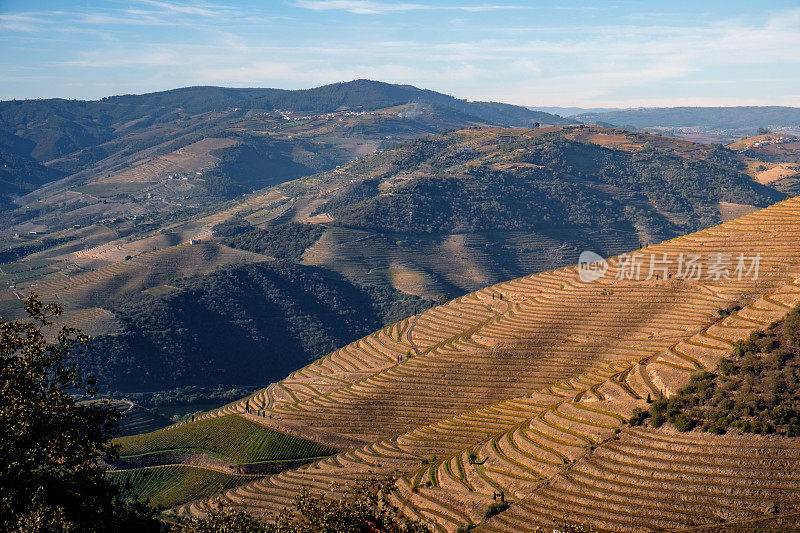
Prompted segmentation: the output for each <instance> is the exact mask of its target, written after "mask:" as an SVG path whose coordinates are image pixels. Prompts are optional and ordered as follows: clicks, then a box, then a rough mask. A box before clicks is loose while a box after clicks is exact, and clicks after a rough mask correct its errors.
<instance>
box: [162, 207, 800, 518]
mask: <svg viewBox="0 0 800 533" xmlns="http://www.w3.org/2000/svg"><path fill="white" fill-rule="evenodd" d="M637 253H638V254H639V255H640V256H642V257H643V258H644V259H645V260H647V261H649V260H650V254H653V257H655V258H658V259H661V258H663V254H667V256H668V257H669V258H671V259H672V261H673V262H677V261H678V258H679V257H681V254H683V257H684V258H686V257H688V256H689V254H700V255H701V257H703V258H709V257H711V256H714V255H715V254H729V255H728V256H726V257H732V258H736V257H738V254H740V253H741V254H744V255H747V256H748V257H749V256H754V254H756V253H758V254H760V263H759V275H758V277H757V279H753V276H752V275H747V276H742V278H741V279H738V278H737V276H736V275H732V276H728V278H727V279H726V278H725V277H724V276H719V277H718V279H715V278H714V276H713V275H712V276H711V277H708V272H704V273H703V275H702V276H701V277H700V278H699V279H684V278H681V277H679V276H676V275H675V274H676V273H675V264H674V263H673V265H672V270H671V271H670V272H669V274H668V275H667V272H663V273H662V275H658V276H653V277H651V278H650V279H647V280H645V279H644V277H646V272H647V271H646V268H645V269H643V272H644V275H643V276H642V278H641V279H639V280H637V279H632V277H629V276H628V273H629V271H628V270H627V266H629V263H626V261H625V260H626V258H624V257H614V258H611V259H610V260H609V261H608V271H607V272H606V274H605V276H604V277H602V278H601V279H598V280H596V281H594V282H585V281H581V279H580V278H579V276H578V269H577V267H568V268H562V269H559V270H555V271H550V272H544V273H541V274H534V275H531V276H527V277H524V278H520V279H516V280H513V281H509V282H504V283H500V284H497V285H494V286H491V287H487V288H485V289H481V290H479V291H476V292H474V293H471V294H468V295H466V296H464V297H461V298H458V299H456V300H453V301H451V302H449V303H447V304H445V305H441V306H438V307H435V308H433V309H430V310H428V311H426V312H424V313H421V314H420V315H418V316H416V317H410V318H408V319H406V320H403V321H401V322H399V323H396V324H393V325H391V326H388V327H386V328H384V329H382V330H380V331H378V332H376V333H374V334H372V335H370V336H368V337H365V338H363V339H361V340H359V341H357V342H354V343H352V344H350V345H348V346H345V347H343V348H341V349H339V350H336V351H335V352H333V353H331V354H329V355H328V356H326V357H324V358H322V359H320V360H318V361H316V362H314V363H313V364H311V365H308V366H307V367H305V368H303V369H300V370H298V371H296V372H294V373H292V374H291V375H289V376H288V377H287V378H286V379H284V380H282V381H281V382H279V383H275V384H273V385H270V386H269V387H267V388H266V389H263V390H261V391H259V392H257V393H255V394H254V395H252V396H251V397H249V398H247V399H245V400H242V401H240V402H236V403H233V404H231V405H228V406H226V407H224V408H221V409H219V410H216V411H213V412H211V413H208V414H207V415H205V418H206V419H208V418H219V417H222V418H228V416H227V415H230V414H233V413H237V412H239V413H240V412H244V411H246V410H249V411H250V412H251V413H254V412H255V413H258V415H257V416H261V415H263V417H262V418H263V421H264V423H265V424H267V425H272V426H274V427H280V428H282V430H286V431H292V432H293V434H296V435H302V436H307V437H308V438H315V439H319V440H320V441H321V442H329V443H334V442H335V443H337V444H340V445H341V443H344V442H347V443H349V449H348V450H346V451H344V452H341V453H339V454H337V455H335V456H332V457H330V458H327V459H323V460H320V461H318V462H316V463H313V464H309V465H306V466H302V467H300V468H298V469H294V470H288V471H285V472H283V473H280V474H277V475H273V476H269V477H266V478H263V479H259V480H256V481H252V482H250V483H248V484H246V485H243V486H241V487H237V488H235V489H231V490H229V491H226V492H224V493H223V495H222V497H223V498H225V499H228V500H230V501H233V502H241V503H246V504H247V505H248V508H249V509H250V511H251V512H253V513H256V514H261V515H268V514H269V513H271V512H276V511H279V510H280V509H281V508H282V507H283V506H285V505H286V504H288V503H289V502H290V501H291V498H292V496H293V495H294V494H295V493H296V492H297V491H298V490H299V489H300V488H301V487H303V486H311V487H313V488H316V489H319V490H327V489H328V488H329V486H330V483H331V482H333V481H336V482H339V483H342V482H344V481H345V480H355V479H358V478H359V477H360V476H361V475H363V474H365V473H367V472H376V473H390V472H394V471H398V472H400V473H401V479H400V480H399V481H398V483H397V491H396V493H395V494H394V497H395V498H396V502H397V503H398V504H399V505H400V507H401V508H402V509H403V510H404V512H406V513H407V514H408V515H409V516H412V517H418V518H421V519H424V520H426V521H428V522H430V523H431V524H432V525H434V526H435V527H436V529H437V530H440V531H455V530H456V529H457V528H458V527H460V526H463V525H467V524H470V523H472V524H479V523H481V522H482V521H483V520H484V513H485V511H486V509H487V507H488V506H489V504H491V503H492V502H493V501H494V498H493V495H496V494H497V493H498V492H502V493H503V495H504V497H505V498H506V499H507V501H509V502H511V503H512V505H511V507H510V508H509V510H507V511H505V512H503V513H501V514H500V515H498V516H497V517H495V518H493V519H492V520H490V521H488V522H487V523H486V524H484V525H483V526H482V527H483V528H484V529H485V530H488V531H528V530H529V527H528V526H527V525H523V524H527V523H528V522H530V521H533V522H538V523H542V524H552V523H553V521H554V520H559V519H561V518H562V514H563V513H562V507H563V506H564V505H566V504H568V503H570V502H572V501H573V500H575V501H577V502H579V503H578V504H574V503H571V504H570V505H572V507H567V509H568V510H569V509H575V512H576V513H577V511H578V508H577V506H580V508H581V509H584V514H583V515H579V516H582V517H584V518H586V519H587V520H592V519H594V518H595V517H596V518H597V520H598V521H599V522H600V524H601V525H603V524H605V525H606V526H613V527H628V528H631V529H637V528H638V529H641V528H643V527H645V528H646V527H653V524H662V525H663V524H666V523H667V522H668V523H669V527H675V528H677V527H686V526H691V525H692V524H708V525H713V524H716V525H719V524H720V523H721V522H722V521H726V520H734V521H739V522H741V520H748V519H753V518H755V513H756V510H757V508H758V506H757V505H756V506H754V505H755V502H756V500H758V501H759V502H762V500H763V501H767V500H768V501H772V502H773V503H775V508H776V509H777V511H778V512H780V513H791V512H796V511H797V510H800V509H797V508H796V507H797V503H796V502H797V501H798V499H797V493H796V489H797V487H798V486H797V479H796V478H795V477H794V476H795V474H793V473H791V472H785V473H784V474H781V475H778V474H776V476H775V477H774V482H772V481H771V482H769V483H768V484H766V485H764V487H759V489H758V490H759V492H757V493H756V492H753V491H752V490H751V489H748V488H747V487H746V486H744V485H743V483H742V482H741V480H744V479H749V478H753V476H754V475H755V474H754V473H755V472H763V470H759V469H760V468H762V467H761V466H760V465H762V464H765V465H766V464H768V465H774V468H775V469H776V472H777V471H778V470H780V469H781V468H784V467H785V465H788V464H790V463H791V461H792V460H793V459H796V453H797V452H796V445H795V444H794V443H792V441H778V440H775V441H770V442H769V444H768V445H764V446H760V445H755V446H744V443H745V440H746V439H743V438H740V437H735V436H725V437H703V438H701V439H697V440H696V441H694V442H697V443H700V444H698V445H697V446H695V447H692V445H691V442H690V441H691V440H692V439H694V438H695V435H692V436H691V437H688V439H689V440H681V439H686V438H687V437H685V436H675V435H671V434H668V433H664V432H660V433H659V432H654V433H653V434H649V433H648V432H643V431H640V430H637V431H630V430H625V431H623V433H622V434H621V435H617V431H616V430H618V429H620V428H622V427H623V425H624V421H625V420H627V418H628V417H629V416H630V415H631V413H632V411H633V409H634V408H635V407H644V406H646V402H645V399H646V398H647V397H648V396H658V395H660V394H662V393H663V394H666V395H669V394H671V393H673V392H674V391H676V390H677V389H679V388H680V387H682V386H683V385H684V384H685V383H686V382H687V381H688V379H689V376H690V375H691V374H692V373H693V372H694V371H696V370H697V369H703V368H713V367H714V366H715V365H716V362H717V361H718V360H719V359H720V357H722V356H724V355H726V354H727V353H728V352H729V351H730V350H731V347H732V344H733V343H734V342H735V341H736V340H739V339H743V338H746V337H747V336H748V335H749V334H750V333H751V332H752V331H754V330H756V329H760V328H763V327H764V326H765V325H767V324H770V323H772V322H773V321H776V320H779V319H781V318H782V317H783V316H784V315H785V314H786V312H787V311H788V310H789V309H791V308H792V307H793V306H795V305H796V304H797V303H798V302H800V200H799V199H789V200H786V201H784V202H781V203H779V204H776V205H775V206H772V207H769V208H766V209H763V210H761V211H756V212H754V213H751V214H748V215H745V216H743V217H740V218H738V219H735V220H732V221H730V222H727V223H725V224H722V225H720V226H716V227H714V228H710V229H708V230H703V231H700V232H697V233H694V234H690V235H687V236H684V237H680V238H677V239H673V240H670V241H666V242H664V243H662V244H659V245H655V246H650V247H647V248H644V249H642V250H640V251H638V252H637ZM733 261H734V262H733V266H735V264H736V262H735V259H734V260H733ZM733 266H731V270H732V269H733ZM751 274H752V272H751ZM732 306H736V307H740V310H738V311H735V312H733V313H732V314H730V316H725V314H726V313H721V312H720V311H722V310H725V309H729V308H732ZM722 316H725V318H721V317H722ZM250 416H253V415H250ZM615 437H619V438H618V440H617V439H615ZM670 439H673V441H674V443H673V444H667V445H665V444H663V443H664V442H667V441H669V440H670ZM751 442H752V441H751ZM659 443H660V444H659ZM759 444H761V442H760V441H759ZM709 446H711V449H713V450H719V452H718V453H717V452H713V451H712V452H711V453H708V452H705V451H703V450H706V449H707V448H708V447H709ZM703 453H706V454H707V455H708V458H707V459H703V460H702V461H701V460H699V459H698V460H697V461H695V458H696V457H700V458H702V457H703ZM659 454H661V455H659ZM667 454H671V455H669V460H674V461H675V462H676V467H675V469H674V472H675V473H674V474H669V475H667V473H664V474H663V475H662V474H658V473H657V472H658V471H656V470H652V469H650V467H649V465H653V466H655V465H657V464H663V463H664V461H666V460H667V459H665V457H666V456H667ZM736 454H739V456H740V457H741V461H742V463H741V465H740V466H738V467H737V466H736V465H735V464H734V463H733V457H734V456H736ZM793 454H794V455H793ZM639 458H642V462H641V465H639V466H636V465H637V464H638V461H639ZM648 458H650V459H648ZM694 463H696V464H697V466H696V467H691V465H692V464H694ZM626 465H627V466H626ZM683 465H685V466H683ZM782 465H783V466H782ZM626 469H627V470H626ZM682 469H683V470H682ZM704 469H705V470H704ZM784 470H785V468H784ZM651 473H652V476H651ZM701 473H706V474H707V475H712V473H713V475H716V476H718V479H719V481H720V483H719V486H720V487H723V489H724V490H725V491H726V492H725V494H726V498H725V499H723V500H721V501H722V502H723V504H724V505H721V506H720V508H719V509H715V510H712V511H709V510H701V509H700V508H699V507H698V506H690V505H683V506H681V505H680V501H681V498H683V497H684V496H682V495H684V494H685V495H686V496H685V497H686V498H691V497H693V495H695V494H698V493H699V492H702V488H700V486H698V485H697V484H698V483H702V482H703V480H702V476H700V475H699V474H701ZM751 474H752V475H751ZM624 476H627V478H626V479H627V481H626V482H625V483H627V484H625V483H623V482H619V483H618V482H617V480H618V479H619V480H622V479H623V477H624ZM658 476H661V477H658ZM638 477H641V478H644V479H646V480H649V481H648V483H650V485H644V488H643V489H642V491H643V496H642V499H640V500H635V499H632V500H631V502H632V503H631V504H630V506H629V507H627V508H622V507H621V503H620V501H621V500H622V499H624V498H622V496H621V495H622V494H624V492H625V491H626V490H630V488H631V487H632V486H634V485H635V484H636V483H637V481H636V479H638ZM590 479H591V480H593V481H592V482H591V483H595V482H597V483H601V482H602V483H605V485H601V486H607V487H609V490H607V491H605V492H604V493H603V494H602V497H603V498H607V500H605V501H607V503H606V504H604V503H603V501H604V500H602V499H600V500H597V498H598V496H597V494H596V493H591V494H590V493H589V492H587V490H588V489H587V485H591V483H590V482H589V480H590ZM604 480H608V481H604ZM654 483H659V485H658V487H661V488H662V489H663V490H661V492H662V493H663V494H666V496H663V497H662V498H661V499H660V500H657V501H654V502H653V503H650V504H648V506H644V503H645V502H644V501H643V499H646V496H644V494H646V493H645V491H647V490H651V489H650V488H648V487H653V489H652V490H659V489H657V488H656V485H654ZM612 485H613V486H614V487H615V488H614V490H613V491H612V490H611V488H610V487H611V486H612ZM626 487H628V488H626ZM721 490H722V489H721ZM647 494H649V493H647ZM579 496H580V498H579ZM581 498H583V499H581ZM591 498H595V500H597V501H599V503H597V504H592V505H589V504H588V501H589V499H591ZM593 501H594V500H593ZM527 502H531V503H530V504H528V503H527ZM637 502H640V503H637ZM679 507H680V508H679ZM598 508H600V509H602V513H601V512H600V511H598V510H596V509H598ZM532 509H539V511H538V514H533V511H532ZM626 509H627V510H626ZM642 509H645V510H644V511H643V510H642ZM617 510H619V511H620V512H619V513H618V519H617V521H616V522H614V519H613V516H612V515H614V513H615V512H616V511H617ZM175 512H177V513H180V514H195V513H198V512H200V511H199V508H198V507H197V505H196V503H189V504H186V505H183V506H180V507H178V508H176V509H175ZM670 516H671V518H670ZM659 520H661V522H659ZM659 527H660V526H659Z"/></svg>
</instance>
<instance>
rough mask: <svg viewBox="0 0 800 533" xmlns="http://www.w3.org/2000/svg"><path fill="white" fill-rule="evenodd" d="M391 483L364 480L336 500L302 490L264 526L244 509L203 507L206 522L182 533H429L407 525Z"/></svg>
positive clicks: (419, 526) (197, 521) (198, 521)
mask: <svg viewBox="0 0 800 533" xmlns="http://www.w3.org/2000/svg"><path fill="white" fill-rule="evenodd" d="M394 481H395V480H394V479H393V478H391V477H389V478H386V479H380V478H365V479H362V480H361V481H360V482H359V483H357V484H356V485H355V486H353V487H352V488H350V489H348V490H347V491H346V492H345V494H344V496H343V497H342V498H341V499H333V498H328V497H326V496H325V495H314V494H312V493H311V492H310V491H309V490H308V489H303V490H302V491H300V493H299V494H298V495H297V497H296V498H295V500H294V503H293V505H292V506H291V507H287V508H286V509H284V510H283V512H282V513H281V514H280V515H278V516H275V517H273V518H274V522H273V523H267V522H263V521H260V520H258V519H255V518H253V517H251V516H250V515H248V514H247V513H246V511H245V509H244V508H242V507H237V508H230V507H226V506H225V505H223V504H221V503H219V502H217V503H210V502H207V503H206V506H205V511H206V517H205V518H195V519H192V520H191V521H190V522H189V523H188V524H186V525H184V529H183V531H182V532H181V533H220V532H225V533H350V532H352V533H361V532H370V533H430V531H431V530H430V529H429V528H428V527H427V526H426V525H424V524H423V523H422V522H419V521H414V520H409V519H408V518H406V517H404V516H403V515H402V514H401V513H400V511H399V510H398V509H397V508H396V507H395V506H394V505H392V504H391V502H390V501H389V494H390V493H391V492H392V490H393V488H394V487H393V486H394Z"/></svg>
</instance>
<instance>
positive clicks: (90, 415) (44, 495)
mask: <svg viewBox="0 0 800 533" xmlns="http://www.w3.org/2000/svg"><path fill="white" fill-rule="evenodd" d="M25 310H26V311H27V313H28V315H29V317H30V319H31V320H30V321H22V320H15V321H12V322H6V321H4V320H2V319H0V530H2V531H10V532H47V533H50V532H83V531H93V532H112V531H113V532H124V531H131V532H132V531H142V532H146V531H151V530H153V531H158V527H159V525H158V522H157V521H155V520H153V519H152V514H149V513H148V512H146V511H145V508H144V507H143V506H140V505H138V504H129V503H127V502H125V500H124V494H123V491H122V489H121V488H119V487H117V486H116V485H114V484H113V483H112V482H111V481H110V480H109V479H107V478H106V477H105V470H104V467H103V464H102V459H107V460H109V459H112V458H113V457H114V456H115V454H116V451H117V450H116V447H115V446H113V445H112V444H111V437H112V436H113V430H114V428H115V426H116V424H117V420H118V419H119V418H120V415H119V413H117V412H116V411H115V410H114V409H113V408H111V407H110V406H108V405H106V404H104V403H100V402H91V401H90V400H91V399H92V398H93V397H94V395H95V393H96V390H97V389H96V386H95V383H94V381H93V380H92V379H88V380H87V379H83V378H82V372H83V369H82V368H81V367H80V366H79V364H78V361H79V360H80V357H81V355H82V354H83V353H85V350H86V345H87V342H88V340H89V338H88V337H87V336H86V335H84V334H82V333H81V332H80V331H79V330H77V329H75V328H70V327H66V326H64V327H62V328H61V329H60V331H58V333H57V337H56V340H55V342H54V343H50V342H48V341H47V339H46V337H45V331H46V330H44V328H47V327H48V326H51V325H52V320H51V319H52V318H53V317H58V316H60V315H61V313H62V308H61V306H58V305H55V304H47V305H45V304H43V303H42V302H41V301H40V300H39V299H38V298H37V297H36V295H35V294H33V293H31V295H30V296H29V297H28V299H27V300H26V302H25Z"/></svg>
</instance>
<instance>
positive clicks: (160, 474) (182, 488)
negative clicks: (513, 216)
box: [109, 465, 251, 507]
mask: <svg viewBox="0 0 800 533" xmlns="http://www.w3.org/2000/svg"><path fill="white" fill-rule="evenodd" d="M109 476H111V479H113V480H114V481H115V482H116V483H118V484H120V485H130V486H131V487H132V489H131V490H130V491H129V492H128V494H129V495H130V497H132V498H135V499H137V500H141V501H144V500H150V504H151V505H153V506H154V507H158V506H163V507H170V506H173V505H177V504H179V503H183V502H186V501H189V500H194V499H198V498H204V497H206V496H208V495H209V494H214V493H215V492H219V491H220V490H225V489H227V488H230V487H235V486H237V485H241V484H242V483H245V482H246V481H247V480H248V479H249V477H251V476H242V475H231V474H226V473H223V472H218V471H216V470H210V469H207V468H199V467H194V466H186V465H171V466H156V467H151V468H139V469H135V470H115V471H112V472H109Z"/></svg>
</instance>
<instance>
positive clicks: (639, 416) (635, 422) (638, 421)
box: [628, 407, 648, 426]
mask: <svg viewBox="0 0 800 533" xmlns="http://www.w3.org/2000/svg"><path fill="white" fill-rule="evenodd" d="M647 417H648V414H647V412H646V411H642V410H641V409H639V408H638V407H636V408H635V409H634V410H633V415H631V417H630V419H628V423H629V424H630V425H632V426H641V425H642V424H643V423H644V421H645V419H646V418H647Z"/></svg>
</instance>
